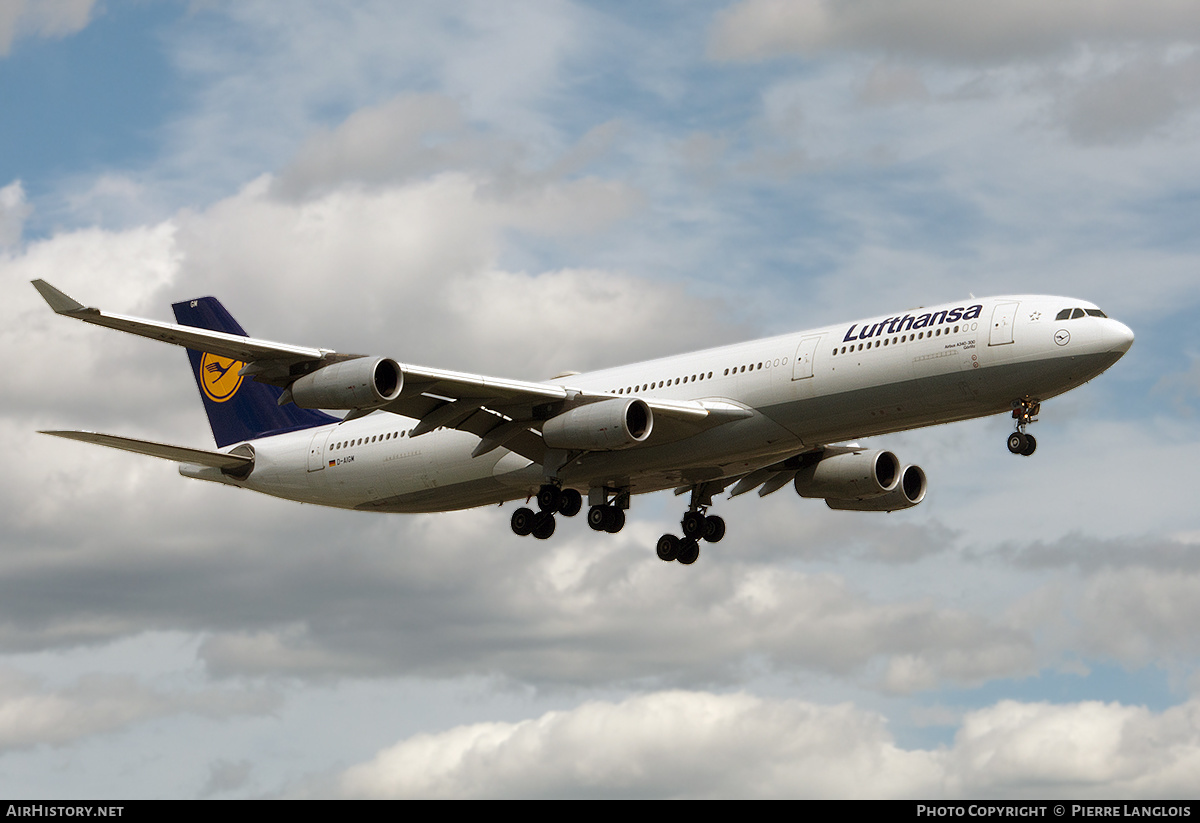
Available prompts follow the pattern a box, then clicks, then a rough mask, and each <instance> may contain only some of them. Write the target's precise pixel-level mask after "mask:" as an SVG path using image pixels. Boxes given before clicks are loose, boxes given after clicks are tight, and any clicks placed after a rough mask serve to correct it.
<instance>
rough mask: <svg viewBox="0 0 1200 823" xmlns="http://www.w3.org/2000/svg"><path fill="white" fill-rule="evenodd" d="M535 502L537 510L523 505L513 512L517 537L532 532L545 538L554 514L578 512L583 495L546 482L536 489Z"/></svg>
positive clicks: (551, 527) (548, 532)
mask: <svg viewBox="0 0 1200 823" xmlns="http://www.w3.org/2000/svg"><path fill="white" fill-rule="evenodd" d="M537 502H538V511H537V512H534V511H533V510H532V509H527V508H525V507H524V506H522V507H521V508H519V509H517V510H516V511H515V512H513V516H512V521H511V525H512V530H513V534H515V535H517V536H518V537H525V536H526V535H529V534H532V535H533V536H534V537H536V538H537V539H538V540H545V539H546V538H548V537H549V536H550V535H552V534H554V526H555V523H554V514H555V513H556V512H557V513H558V514H561V515H562V516H563V517H574V516H575V515H577V514H579V510H580V509H581V508H583V495H581V494H580V493H579V492H577V491H575V490H574V489H562V488H559V487H558V486H554V485H551V484H549V483H547V484H546V485H544V486H542V487H541V488H540V489H538V493H537ZM623 522H624V519H623V518H622V523H623Z"/></svg>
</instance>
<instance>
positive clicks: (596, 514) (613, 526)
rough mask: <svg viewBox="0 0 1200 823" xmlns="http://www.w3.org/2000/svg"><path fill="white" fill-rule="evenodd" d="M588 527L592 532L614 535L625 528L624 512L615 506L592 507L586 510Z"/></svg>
mask: <svg viewBox="0 0 1200 823" xmlns="http://www.w3.org/2000/svg"><path fill="white" fill-rule="evenodd" d="M588 525H589V526H591V527H592V530H593V531H598V532H608V533H609V534H616V533H617V532H619V531H620V530H621V529H623V528H625V511H624V510H623V509H618V508H617V507H616V506H592V507H591V508H590V509H588Z"/></svg>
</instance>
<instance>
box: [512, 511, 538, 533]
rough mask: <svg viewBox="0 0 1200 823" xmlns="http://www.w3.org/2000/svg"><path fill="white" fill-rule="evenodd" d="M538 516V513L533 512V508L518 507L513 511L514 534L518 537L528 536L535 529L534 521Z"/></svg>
mask: <svg viewBox="0 0 1200 823" xmlns="http://www.w3.org/2000/svg"><path fill="white" fill-rule="evenodd" d="M536 517H537V515H535V514H534V513H533V510H532V509H526V508H524V507H522V508H519V509H517V510H516V511H515V512H513V515H512V521H511V525H512V530H513V534H515V535H516V536H517V537H525V536H527V535H528V534H529V533H530V532H532V531H533V522H534V518H536Z"/></svg>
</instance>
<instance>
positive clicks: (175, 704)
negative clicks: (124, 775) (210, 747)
mask: <svg viewBox="0 0 1200 823" xmlns="http://www.w3.org/2000/svg"><path fill="white" fill-rule="evenodd" d="M278 702H279V701H278V696H277V695H275V694H272V693H270V692H266V691H258V692H254V691H242V692H239V691H228V690H207V691H197V692H174V693H167V692H160V691H157V690H154V689H151V688H148V687H147V686H145V685H143V684H142V683H140V682H138V680H137V679H136V678H134V677H131V676H128V675H99V674H93V675H85V676H83V677H81V678H80V679H79V680H78V681H77V682H76V683H74V684H73V685H70V686H67V687H64V688H60V689H53V688H47V687H46V685H45V684H44V683H42V682H41V681H39V680H38V679H37V678H33V677H30V676H28V675H25V674H21V673H19V672H15V671H8V670H0V751H4V750H11V749H21V748H28V747H32V746H38V745H50V746H63V745H67V744H69V743H72V742H74V741H76V740H80V739H82V738H87V737H90V736H92V735H97V734H107V733H111V732H115V731H118V730H122V729H126V728H128V727H129V726H132V725H134V724H136V723H139V722H142V721H145V720H148V719H150V718H153V717H161V716H163V715H167V714H174V713H179V712H189V713H190V712H195V713H199V714H204V715H207V716H212V717H228V716H232V715H240V714H259V713H263V712H265V711H269V710H271V709H272V708H274V707H275V706H277V705H278Z"/></svg>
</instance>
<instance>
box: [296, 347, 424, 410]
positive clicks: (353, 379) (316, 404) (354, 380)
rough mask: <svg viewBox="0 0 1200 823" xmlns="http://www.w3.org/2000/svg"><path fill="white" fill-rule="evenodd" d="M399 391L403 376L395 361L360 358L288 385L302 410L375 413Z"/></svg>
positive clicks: (327, 367) (397, 395) (346, 361)
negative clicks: (366, 410)
mask: <svg viewBox="0 0 1200 823" xmlns="http://www.w3.org/2000/svg"><path fill="white" fill-rule="evenodd" d="M402 388H404V372H403V371H401V369H400V364H399V363H397V362H396V361H395V360H391V359H390V358H387V357H374V358H371V357H359V358H356V359H354V360H343V361H341V362H340V363H330V364H329V365H328V366H325V367H323V368H320V369H317V370H316V371H315V372H313V373H312V374H306V375H304V377H301V378H300V379H299V380H297V381H296V382H295V383H293V384H292V385H291V394H292V396H291V400H292V402H293V403H295V404H296V405H297V406H300V407H301V408H304V409H377V408H379V407H380V406H382V405H384V404H385V403H389V402H391V401H392V400H395V399H396V398H397V397H399V396H400V390H401V389H402ZM284 397H287V395H284Z"/></svg>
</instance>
